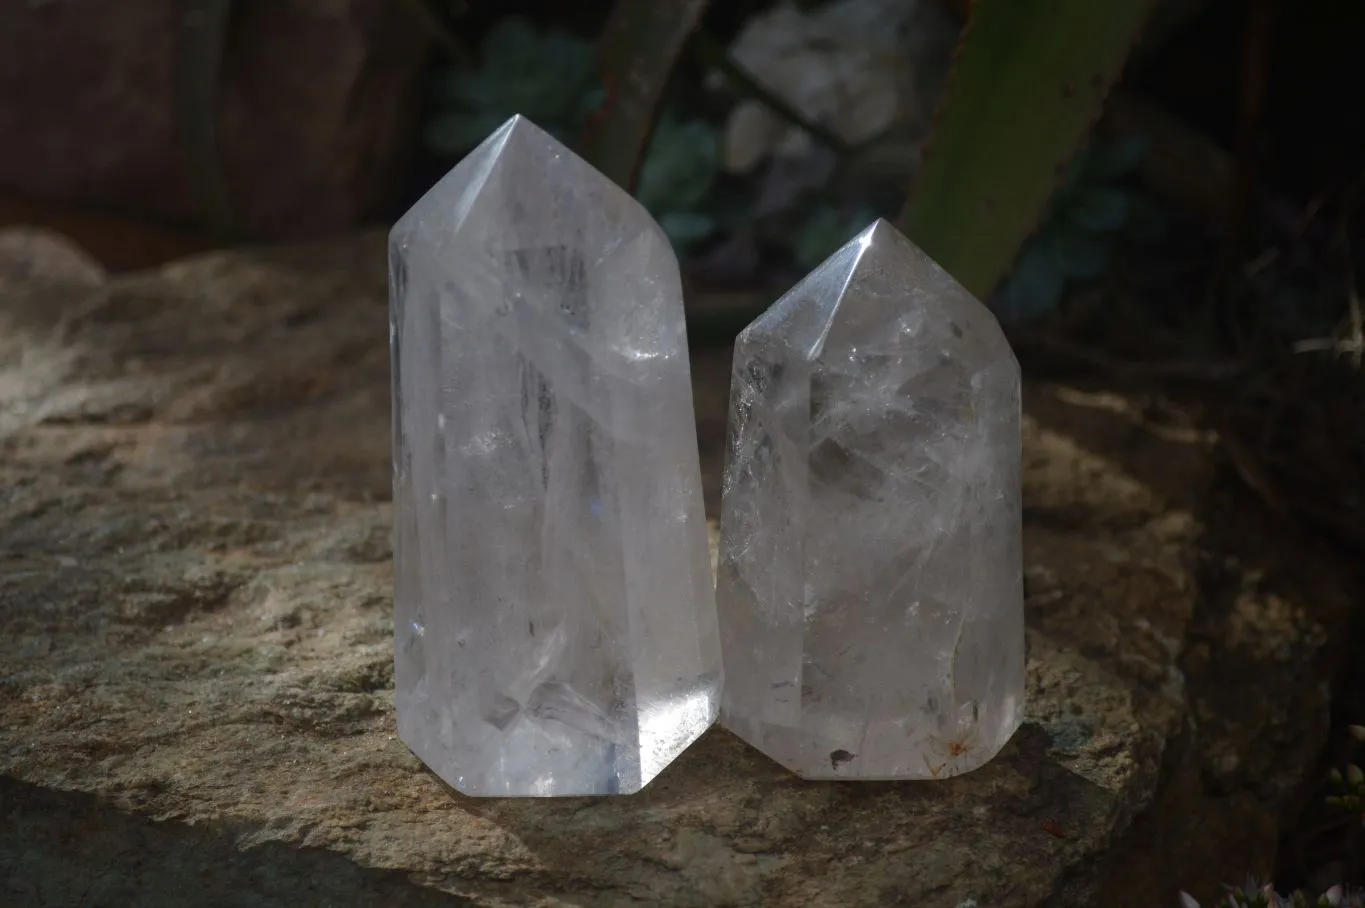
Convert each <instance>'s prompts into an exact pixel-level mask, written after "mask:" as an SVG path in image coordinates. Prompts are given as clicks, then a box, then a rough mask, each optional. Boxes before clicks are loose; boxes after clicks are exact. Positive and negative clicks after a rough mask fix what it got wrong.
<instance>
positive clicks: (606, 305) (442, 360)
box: [389, 117, 720, 796]
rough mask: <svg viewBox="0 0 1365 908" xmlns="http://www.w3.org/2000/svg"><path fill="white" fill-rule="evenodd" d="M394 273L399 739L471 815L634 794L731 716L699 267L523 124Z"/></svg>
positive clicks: (439, 192) (421, 208)
mask: <svg viewBox="0 0 1365 908" xmlns="http://www.w3.org/2000/svg"><path fill="white" fill-rule="evenodd" d="M389 261H390V265H389V267H390V319H391V321H390V335H391V343H392V348H393V349H392V356H393V374H394V388H393V391H394V525H395V541H394V562H395V563H394V571H395V575H396V576H395V599H396V602H395V637H396V639H395V644H396V654H395V674H396V686H397V693H396V705H397V710H398V731H399V734H400V735H401V736H402V738H403V740H404V741H405V742H407V744H408V746H409V747H411V748H412V750H413V751H414V752H415V753H416V754H417V755H418V756H419V757H420V758H421V759H422V760H423V761H425V762H426V764H427V765H428V766H430V767H431V768H432V769H433V770H434V771H435V772H436V773H437V775H439V776H440V777H441V778H443V779H445V780H446V781H447V782H449V783H450V784H451V785H453V786H454V787H455V788H457V789H459V790H460V791H462V792H465V793H466V794H472V795H505V796H517V795H522V796H551V795H587V794H628V793H631V792H634V791H636V790H638V789H639V788H640V787H641V786H643V785H645V784H646V783H647V782H649V780H650V779H652V778H653V777H654V776H655V775H657V774H658V772H659V771H660V770H661V769H663V768H664V767H665V766H667V765H668V764H669V763H670V762H671V761H672V760H673V759H674V758H675V757H677V756H678V754H679V753H681V752H682V751H683V749H684V748H686V747H687V745H688V744H690V743H691V742H692V741H693V740H694V739H695V738H696V737H697V736H698V735H700V734H701V733H702V732H703V731H705V730H706V728H707V727H708V726H709V725H710V724H711V723H712V722H713V721H714V720H715V718H716V715H717V712H718V710H719V701H720V643H719V637H718V631H717V626H716V613H715V598H714V590H713V586H712V581H711V572H710V564H709V553H708V546H707V532H706V523H705V515H704V512H703V509H702V495H701V472H700V469H699V466H698V456H697V439H696V428H695V422H694V419H693V413H692V386H691V380H690V375H689V366H688V360H687V339H686V329H685V326H684V322H683V304H682V291H681V284H680V281H679V276H678V265H677V260H676V258H675V257H674V255H673V252H672V250H671V249H670V247H669V244H668V241H667V239H665V237H664V235H663V233H662V231H661V230H660V229H659V227H658V225H656V224H655V222H654V221H653V220H652V219H651V218H650V216H649V215H648V214H647V213H646V212H645V210H644V209H643V208H642V207H641V206H640V205H639V204H638V203H637V202H636V201H635V200H633V199H632V198H630V196H629V195H627V194H626V193H625V192H624V191H623V190H621V189H620V188H618V187H617V186H615V185H614V184H612V183H611V182H610V181H609V180H608V179H607V178H606V177H604V176H603V175H602V174H600V173H598V172H597V171H596V170H594V169H593V168H592V167H591V166H589V165H588V164H587V163H586V162H585V161H583V160H582V159H580V158H578V157H577V156H575V155H574V154H573V153H572V152H570V151H569V150H568V149H567V148H565V147H564V146H563V145H561V144H560V143H559V142H557V141H556V140H554V139H553V138H551V137H550V136H549V135H547V134H546V133H544V132H543V131H541V130H540V129H539V128H537V127H536V126H535V125H533V124H532V123H530V122H529V121H527V120H525V119H524V118H521V117H514V118H513V119H512V120H510V121H508V122H507V123H506V124H505V125H503V126H502V127H501V128H500V129H498V130H497V132H495V133H494V134H493V135H492V136H490V137H489V138H488V139H487V140H486V141H485V142H484V143H483V144H482V145H480V146H479V147H478V148H477V149H475V150H474V151H473V152H471V153H470V154H469V156H468V157H466V158H465V159H464V160H463V161H462V162H461V163H460V164H459V165H458V166H457V167H456V168H455V169H454V170H453V171H451V172H450V174H448V175H447V176H446V177H445V178H444V179H442V180H441V181H440V182H439V183H437V184H436V186H435V187H434V188H433V189H431V191H430V192H428V193H427V194H426V196H424V197H423V198H422V199H421V200H420V201H419V202H418V203H417V204H416V205H415V206H413V208H412V210H410V211H409V212H408V213H407V214H406V215H405V216H404V217H403V218H402V220H400V221H399V222H398V224H397V225H396V226H395V227H394V228H393V232H392V234H391V236H390V248H389Z"/></svg>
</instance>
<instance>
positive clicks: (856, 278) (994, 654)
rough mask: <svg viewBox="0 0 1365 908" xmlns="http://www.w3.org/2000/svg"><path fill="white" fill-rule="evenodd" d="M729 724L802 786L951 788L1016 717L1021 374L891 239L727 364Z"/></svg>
mask: <svg viewBox="0 0 1365 908" xmlns="http://www.w3.org/2000/svg"><path fill="white" fill-rule="evenodd" d="M731 382H732V383H731V400H730V440H729V450H728V457H727V463H726V467H725V484H724V496H723V505H722V517H721V543H720V544H721V551H720V566H719V577H718V586H717V605H718V607H719V609H720V624H721V638H722V641H723V644H722V649H723V653H724V663H725V681H726V688H725V695H724V703H723V706H722V711H721V722H722V723H723V724H724V725H725V726H726V727H727V728H729V729H730V730H731V731H733V732H735V733H736V734H737V735H739V736H740V737H741V738H744V739H745V740H746V741H748V742H749V743H751V744H753V745H754V746H755V747H757V748H758V749H759V750H761V751H763V752H764V753H766V754H768V755H769V756H770V757H772V758H773V759H775V760H777V761H778V762H779V763H781V764H782V765H784V766H786V767H787V768H789V769H791V770H792V771H794V772H796V773H798V774H799V775H801V776H804V777H805V778H809V779H921V778H945V777H948V776H952V775H956V774H958V773H963V772H967V771H969V770H971V769H975V768H976V767H978V766H980V765H981V764H983V763H985V762H986V761H987V760H989V759H990V758H991V757H993V756H994V755H995V754H996V753H998V752H999V750H1000V748H1001V747H1002V746H1003V745H1004V744H1005V742H1006V741H1007V740H1008V739H1009V738H1010V736H1011V735H1012V734H1013V733H1014V731H1015V729H1016V728H1017V727H1018V726H1019V722H1020V718H1021V714H1022V705H1023V699H1024V612H1023V579H1022V564H1021V554H1020V501H1019V497H1020V475H1019V461H1020V450H1019V444H1020V440H1019V431H1020V430H1019V418H1020V397H1019V367H1018V364H1017V363H1016V361H1015V358H1014V355H1013V354H1012V353H1011V351H1010V348H1009V345H1008V343H1007V342H1006V340H1005V337H1004V334H1003V333H1002V332H1001V330H1000V327H999V325H998V324H997V323H996V321H995V318H994V317H993V316H992V315H991V313H990V312H989V310H987V309H986V308H985V307H984V306H983V305H982V304H981V303H979V302H978V301H977V300H976V299H974V298H973V297H972V295H971V294H970V293H968V292H967V291H966V290H965V289H963V288H962V287H961V286H960V285H958V284H957V283H956V282H954V281H953V279H952V278H951V277H949V276H948V274H947V273H946V272H945V271H944V270H943V269H942V268H940V267H939V266H938V265H936V264H935V263H934V262H933V261H932V260H930V259H929V257H928V256H926V255H925V254H924V253H923V252H921V251H920V250H919V249H918V248H916V247H915V246H914V245H913V244H912V243H911V242H910V241H909V240H907V239H906V238H905V237H904V236H902V235H901V234H900V233H898V232H897V231H896V229H895V228H894V227H892V226H891V225H889V224H887V223H886V222H885V221H878V222H877V223H875V224H873V225H872V226H871V227H869V228H868V229H867V230H865V231H864V232H863V233H862V234H860V235H859V236H857V237H856V238H854V239H853V240H852V241H850V242H849V243H848V245H846V246H844V247H843V248H842V249H840V250H839V251H838V252H836V253H835V254H834V255H833V256H831V257H830V258H829V259H828V260H827V261H826V262H825V263H824V264H822V265H821V266H820V267H819V268H817V269H816V270H815V271H814V272H812V273H811V274H810V275H809V276H808V277H806V278H805V279H804V280H803V281H802V282H801V283H800V284H798V285H797V286H796V287H795V288H793V289H792V290H791V292H789V293H788V294H787V295H786V296H784V297H783V298H782V299H780V300H779V301H778V302H777V303H775V304H774V305H773V306H772V308H770V309H769V310H768V311H767V312H765V313H764V314H763V315H762V316H760V317H759V318H758V319H757V320H756V321H755V322H753V324H751V325H749V326H748V328H746V329H745V330H744V331H743V333H741V334H740V335H739V339H738V341H737V343H736V347H735V357H734V372H733V376H732V379H731Z"/></svg>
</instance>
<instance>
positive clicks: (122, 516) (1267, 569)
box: [0, 236, 1352, 908]
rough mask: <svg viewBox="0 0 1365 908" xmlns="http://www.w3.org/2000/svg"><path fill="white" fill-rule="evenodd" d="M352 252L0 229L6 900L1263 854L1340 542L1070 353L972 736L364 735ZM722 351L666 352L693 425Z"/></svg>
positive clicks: (1085, 883) (371, 260)
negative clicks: (27, 237) (1309, 526)
mask: <svg viewBox="0 0 1365 908" xmlns="http://www.w3.org/2000/svg"><path fill="white" fill-rule="evenodd" d="M35 261H38V262H40V264H39V265H36V266H35V265H34V262H35ZM383 261H384V249H383V240H382V237H379V236H366V237H362V238H358V239H355V240H353V241H347V242H337V243H332V244H329V245H326V246H316V247H310V248H307V249H295V250H288V251H283V252H278V253H269V254H266V253H235V254H221V255H213V256H208V257H204V258H199V259H195V260H192V261H186V262H182V263H177V264H173V265H171V266H168V267H166V268H163V269H161V270H159V271H156V272H152V273H146V274H139V275H134V276H129V277H125V278H119V279H116V280H115V279H105V278H102V277H101V276H100V274H99V272H98V269H96V268H94V267H92V266H91V265H90V263H88V262H87V261H85V260H83V259H81V258H80V257H79V255H78V254H76V253H74V252H72V251H70V250H65V249H63V248H61V247H60V246H58V245H56V244H54V243H53V242H51V241H42V240H41V239H40V240H34V241H26V242H12V241H10V242H0V903H3V904H6V905H11V904H12V905H19V906H27V905H49V906H55V905H78V904H79V905H96V906H104V905H110V906H125V905H158V906H159V905H182V904H185V898H186V893H187V892H193V893H194V903H195V904H203V905H261V906H291V908H292V906H298V905H375V906H389V905H400V906H401V905H414V906H427V905H433V906H434V905H474V906H480V908H483V906H488V908H493V906H527V905H531V906H545V908H549V906H555V908H560V906H585V908H586V906H594V908H598V906H602V908H616V906H627V905H642V904H646V905H668V906H697V908H714V906H755V908H757V906H763V908H786V906H792V908H795V906H802V908H809V906H814V908H819V906H830V908H836V906H837V908H847V906H864V905H866V906H890V905H915V906H938V905H943V906H947V908H953V906H957V905H959V904H961V903H963V902H964V901H966V900H968V899H975V901H976V904H978V905H980V906H983V908H984V906H1033V905H1050V906H1072V905H1077V906H1079V905H1088V904H1093V903H1094V902H1093V901H1092V900H1093V899H1094V897H1095V893H1096V892H1097V891H1100V892H1102V893H1103V896H1104V900H1103V903H1104V904H1105V905H1106V906H1111V905H1120V906H1122V905H1153V904H1170V903H1171V902H1170V901H1169V900H1170V899H1171V897H1172V896H1173V895H1174V891H1175V888H1176V886H1177V885H1183V886H1185V887H1186V888H1190V889H1192V890H1194V891H1195V892H1196V893H1197V894H1199V893H1204V892H1209V891H1211V887H1212V886H1213V885H1214V884H1216V883H1217V882H1218V881H1219V880H1220V879H1229V878H1233V877H1240V876H1241V874H1243V873H1244V872H1246V871H1248V870H1252V871H1264V870H1266V869H1267V868H1266V862H1267V861H1268V860H1269V859H1270V857H1271V855H1272V853H1273V848H1274V842H1275V833H1276V826H1277V822H1278V817H1279V813H1280V811H1281V810H1282V809H1283V808H1284V807H1285V806H1286V805H1288V804H1290V803H1292V801H1293V797H1294V795H1295V794H1296V785H1297V782H1298V780H1299V779H1300V778H1302V776H1303V774H1304V770H1305V767H1307V766H1310V765H1311V764H1312V761H1313V760H1314V758H1315V756H1316V753H1317V751H1318V748H1319V746H1320V743H1321V740H1322V738H1323V736H1324V734H1325V728H1326V719H1327V712H1326V709H1327V696H1328V686H1327V680H1328V679H1329V678H1330V677H1331V673H1332V671H1333V667H1334V665H1335V660H1336V658H1337V653H1336V650H1335V648H1334V647H1335V646H1336V644H1335V643H1334V642H1333V641H1335V640H1338V639H1339V638H1340V636H1341V634H1340V633H1339V632H1340V631H1341V629H1342V627H1343V626H1344V621H1345V617H1346V614H1347V605H1348V603H1349V601H1350V600H1349V594H1350V592H1351V590H1352V588H1351V587H1350V586H1349V585H1348V578H1347V577H1346V576H1345V572H1344V569H1343V568H1342V567H1341V565H1339V564H1337V563H1335V562H1333V561H1332V560H1331V557H1330V555H1329V553H1328V552H1326V551H1325V550H1324V549H1323V548H1322V547H1321V546H1319V545H1315V544H1314V543H1313V542H1312V541H1311V540H1306V539H1304V538H1302V537H1300V536H1299V535H1298V534H1297V533H1296V532H1295V531H1294V530H1293V529H1292V528H1290V527H1287V526H1284V525H1283V522H1276V521H1274V520H1271V519H1269V518H1266V517H1265V516H1264V515H1262V514H1261V513H1260V512H1259V511H1258V510H1257V509H1256V508H1255V506H1254V505H1252V504H1250V503H1248V502H1247V501H1246V500H1245V498H1244V497H1243V496H1240V495H1238V494H1236V492H1235V488H1233V487H1232V486H1230V484H1229V483H1228V482H1227V481H1225V480H1223V479H1222V478H1221V472H1220V471H1219V470H1218V469H1217V465H1216V463H1215V462H1214V461H1213V460H1212V458H1211V457H1210V455H1209V453H1208V445H1207V443H1206V439H1204V437H1203V436H1202V435H1201V434H1200V433H1199V432H1197V431H1194V430H1192V429H1189V428H1185V427H1182V426H1180V425H1178V424H1177V423H1176V422H1175V420H1174V419H1173V418H1168V417H1166V416H1163V415H1162V414H1161V412H1160V411H1157V410H1155V409H1153V408H1152V407H1148V406H1143V405H1140V404H1141V401H1140V400H1138V399H1136V398H1132V397H1121V396H1115V395H1107V394H1103V393H1099V392H1083V391H1081V390H1078V389H1072V388H1053V387H1044V386H1032V387H1028V388H1026V394H1025V397H1026V403H1025V410H1026V413H1027V414H1028V417H1027V419H1026V420H1025V436H1026V439H1025V440H1026V447H1025V457H1024V487H1025V504H1026V511H1025V518H1026V534H1025V564H1026V571H1027V577H1028V586H1029V589H1028V612H1029V616H1028V620H1029V661H1028V680H1029V698H1030V701H1029V705H1028V717H1027V719H1026V722H1025V724H1024V726H1023V727H1022V728H1021V729H1020V731H1019V732H1018V733H1017V734H1016V736H1015V738H1014V739H1013V741H1012V742H1011V743H1010V744H1009V745H1008V746H1007V747H1006V748H1005V750H1004V751H1003V752H1002V754H1001V755H1000V756H999V757H998V758H997V759H995V760H994V761H992V762H991V763H989V764H988V765H987V766H985V767H983V768H982V769H979V770H977V771H975V772H972V773H969V774H966V775H963V776H960V777H957V778H954V779H951V780H947V781H942V782H926V783H853V784H831V783H814V782H801V781H799V780H797V779H795V778H794V777H793V776H791V775H790V774H788V773H786V772H785V771H783V770H782V769H781V768H780V767H778V766H777V765H776V764H774V763H772V762H770V761H768V760H767V759H766V758H764V757H763V756H762V755H760V754H758V753H757V752H756V751H754V750H752V749H750V748H747V747H746V746H744V745H743V744H741V743H740V742H739V741H738V740H737V739H735V738H734V737H732V736H730V735H729V734H728V733H726V732H724V731H723V730H719V729H715V730H712V731H711V732H709V733H708V734H707V735H705V736H704V737H703V738H702V739H701V741H700V742H699V743H698V744H697V745H696V746H695V747H694V748H692V749H691V750H690V751H688V752H687V753H685V754H684V755H683V756H682V757H681V758H680V759H679V760H678V761H677V762H676V763H674V764H673V765H672V766H670V767H669V768H668V769H667V770H666V771H664V772H663V773H662V774H661V775H660V776H659V778H658V779H656V780H655V781H654V782H653V783H651V784H650V785H649V786H647V787H646V788H645V789H644V791H642V792H641V793H640V794H638V795H635V796H631V797H623V798H612V799H602V800H594V799H564V800H550V801H544V800H534V801H533V800H506V801H502V800H472V799H468V798H465V797H462V796H460V795H459V794H457V793H456V792H454V791H453V790H451V789H450V788H448V787H446V786H445V785H444V784H442V783H441V782H440V781H438V780H437V779H436V778H435V777H434V776H433V775H432V774H430V773H429V772H427V771H426V770H424V769H423V768H422V766H421V765H420V764H419V762H418V761H417V760H416V759H415V758H414V757H413V756H412V755H411V754H410V753H409V752H408V751H407V750H406V748H404V747H403V745H402V744H401V742H399V741H398V739H397V737H396V735H395V731H394V721H393V712H392V656H391V645H392V644H391V630H392V629H391V618H390V609H391V601H392V597H391V586H392V572H391V565H390V548H389V541H388V540H389V530H390V520H389V505H388V495H389V477H390V471H389V461H388V455H389V442H390V429H389V416H388V382H389V366H388V358H387V355H386V344H387V331H386V324H385V323H386V311H385V306H384V273H383V272H384V265H383ZM63 263H65V265H64V264H63ZM728 364H729V351H728V350H718V351H710V352H705V353H699V354H697V355H696V358H695V360H694V366H693V376H694V382H695V385H696V399H697V402H698V407H699V410H700V414H699V424H700V429H701V431H702V433H703V435H704V436H705V435H706V434H708V433H715V432H716V431H717V430H719V429H721V428H722V427H723V425H724V409H725V403H726V392H727V385H728ZM720 447H721V446H719V445H717V444H715V443H714V442H708V441H707V440H706V438H705V437H704V438H703V451H704V452H706V451H713V452H714V451H717V450H718V449H719V448H720ZM719 466H720V465H719V463H718V461H717V459H716V458H715V457H710V458H709V459H708V460H707V461H706V462H704V464H703V469H704V472H705V473H706V477H707V481H708V483H710V485H711V489H710V495H711V499H710V500H711V501H712V503H714V501H715V488H716V480H717V477H718V471H719ZM1233 833H1235V835H1233Z"/></svg>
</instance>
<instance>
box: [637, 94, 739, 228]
mask: <svg viewBox="0 0 1365 908" xmlns="http://www.w3.org/2000/svg"><path fill="white" fill-rule="evenodd" d="M719 173H720V137H719V134H718V133H717V131H716V128H715V127H714V126H712V125H711V124H710V123H707V122H706V121H704V120H684V119H682V118H681V117H679V116H678V115H676V114H675V113H673V112H671V111H665V112H664V113H663V115H662V116H661V117H660V118H659V122H658V124H657V125H656V126H655V127H654V133H653V135H652V136H651V137H650V140H649V145H648V147H647V148H646V149H645V155H644V159H643V160H642V161H641V163H640V179H639V182H638V183H637V184H636V188H635V197H636V198H637V199H638V200H639V201H640V204H641V205H644V206H645V208H647V209H649V213H650V214H652V215H654V217H655V219H656V220H657V221H658V222H659V226H660V227H662V228H663V230H664V233H666V234H668V238H669V240H670V241H671V242H672V243H673V245H674V246H676V247H678V248H679V249H682V248H685V247H687V246H690V245H692V244H694V243H697V242H699V241H701V240H704V239H706V238H707V237H709V236H711V235H712V234H713V233H714V232H715V230H716V227H717V221H716V218H715V216H714V215H712V214H711V213H710V212H709V211H707V209H706V207H705V203H706V202H707V200H708V198H709V197H710V195H711V189H712V187H713V186H714V185H715V182H716V177H717V176H718V175H719Z"/></svg>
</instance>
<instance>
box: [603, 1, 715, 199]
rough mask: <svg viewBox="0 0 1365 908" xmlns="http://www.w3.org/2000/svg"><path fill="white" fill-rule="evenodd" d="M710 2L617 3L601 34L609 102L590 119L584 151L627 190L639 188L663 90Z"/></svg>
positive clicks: (604, 82) (605, 85)
mask: <svg viewBox="0 0 1365 908" xmlns="http://www.w3.org/2000/svg"><path fill="white" fill-rule="evenodd" d="M707 2H708V0H671V2H668V3H662V2H659V0H616V5H615V6H614V7H613V8H612V12H611V15H610V16H609V17H608V19H607V24H606V26H605V27H604V28H603V30H602V36H601V38H600V39H599V40H598V44H597V71H598V75H599V81H600V83H601V85H602V86H603V87H604V88H605V89H606V95H605V101H604V102H603V105H602V108H601V109H600V110H599V111H598V112H597V113H596V114H594V116H593V117H592V118H591V119H590V120H589V123H588V127H587V129H586V130H585V131H584V135H583V141H582V142H581V143H580V148H581V151H582V153H583V156H584V157H585V158H586V159H587V160H588V161H589V162H590V163H591V164H592V165H593V166H595V167H596V168H597V169H598V170H600V171H602V173H604V174H606V175H607V177H608V178H610V179H612V180H615V181H616V183H617V184H619V185H620V186H622V187H624V188H625V189H627V190H633V189H634V188H635V181H636V178H637V177H638V176H639V169H640V166H641V160H642V158H643V156H644V150H645V147H646V144H647V141H648V139H649V134H650V130H651V128H652V127H653V125H654V120H655V116H656V114H657V111H658V107H659V103H660V101H661V100H662V99H663V93H664V88H665V87H666V86H667V84H668V79H669V77H670V76H671V75H672V73H673V67H674V65H675V64H676V63H677V60H678V55H679V54H680V53H681V52H682V49H683V45H684V43H685V42H686V41H687V36H688V35H690V34H691V33H692V30H693V29H694V28H696V26H697V22H698V21H699V20H700V18H701V14H702V11H703V10H705V9H706V5H707Z"/></svg>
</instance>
